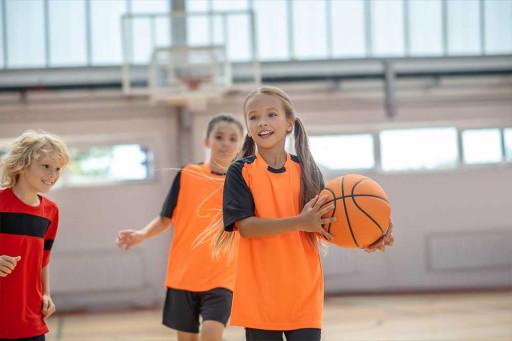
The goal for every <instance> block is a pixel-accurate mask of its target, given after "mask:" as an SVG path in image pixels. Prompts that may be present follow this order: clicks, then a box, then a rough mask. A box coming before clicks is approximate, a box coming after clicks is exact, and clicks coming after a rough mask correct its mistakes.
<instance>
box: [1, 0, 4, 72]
mask: <svg viewBox="0 0 512 341" xmlns="http://www.w3.org/2000/svg"><path fill="white" fill-rule="evenodd" d="M3 11H4V6H3V3H2V2H0V68H4V67H5V60H4V21H3V20H4V12H3Z"/></svg>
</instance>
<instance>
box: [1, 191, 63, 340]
mask: <svg viewBox="0 0 512 341" xmlns="http://www.w3.org/2000/svg"><path fill="white" fill-rule="evenodd" d="M39 198H40V200H41V203H40V204H39V206H36V207H33V206H29V205H27V204H25V203H24V202H22V201H21V200H20V199H18V197H16V195H14V193H13V192H12V189H11V188H7V189H4V190H0V255H7V256H11V257H17V256H21V260H20V261H18V264H17V265H16V267H15V268H14V271H13V272H12V273H10V274H9V275H7V276H6V277H0V338H25V337H32V336H38V335H42V334H45V333H47V332H48V327H47V326H46V324H45V323H44V320H43V316H42V315H41V297H42V295H43V289H42V284H41V271H42V268H43V266H45V265H47V264H48V263H49V261H50V250H51V248H52V244H53V241H54V239H55V235H56V233H57V226H58V224H59V211H58V208H57V205H56V204H55V203H54V202H53V201H51V200H49V199H47V198H45V197H41V196H40V197H39Z"/></svg>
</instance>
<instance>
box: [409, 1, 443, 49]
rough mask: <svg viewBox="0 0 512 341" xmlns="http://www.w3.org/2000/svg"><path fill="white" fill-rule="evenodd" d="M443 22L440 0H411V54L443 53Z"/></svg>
mask: <svg viewBox="0 0 512 341" xmlns="http://www.w3.org/2000/svg"><path fill="white" fill-rule="evenodd" d="M442 28H443V22H442V18H441V1H440V0H428V1H427V0H416V1H410V2H409V41H410V50H411V51H410V52H411V55H415V56H417V55H422V56H427V55H440V54H442V53H443V37H442V34H443V33H442Z"/></svg>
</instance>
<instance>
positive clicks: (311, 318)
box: [223, 153, 324, 330]
mask: <svg viewBox="0 0 512 341" xmlns="http://www.w3.org/2000/svg"><path fill="white" fill-rule="evenodd" d="M300 174H301V170H300V165H299V163H298V159H297V158H296V156H294V155H290V154H288V155H287V160H286V163H285V165H284V167H282V168H280V169H275V168H271V167H270V166H268V165H267V164H266V162H265V161H264V160H263V158H262V157H261V156H260V155H259V154H258V153H256V155H252V156H249V157H247V158H245V159H242V160H238V161H236V162H235V163H233V164H232V165H231V166H230V168H229V170H228V173H227V176H226V182H225V184H224V201H223V213H224V227H225V229H226V231H233V230H234V227H236V222H237V221H239V220H242V219H244V218H248V217H252V216H255V217H258V218H286V217H292V216H296V215H298V214H300V212H301V208H300ZM236 271H237V272H236V279H235V290H234V294H233V306H232V309H231V324H232V325H237V326H243V327H248V328H257V329H266V330H293V329H301V328H321V327H322V309H323V295H324V284H323V275H322V265H321V263H320V256H319V254H318V250H317V249H316V248H315V247H313V245H311V243H310V242H309V241H308V240H307V238H306V235H305V234H304V233H303V232H299V231H296V232H291V233H285V234H280V235H277V236H272V237H262V238H243V237H240V245H239V248H238V259H237V266H236Z"/></svg>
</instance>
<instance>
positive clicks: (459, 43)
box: [448, 0, 480, 54]
mask: <svg viewBox="0 0 512 341" xmlns="http://www.w3.org/2000/svg"><path fill="white" fill-rule="evenodd" d="M479 13H480V9H479V4H478V0H451V1H448V52H449V53H450V54H478V53H480V27H479V25H480V17H479V15H480V14H479Z"/></svg>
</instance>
